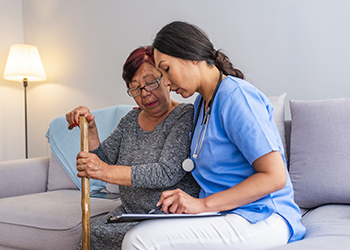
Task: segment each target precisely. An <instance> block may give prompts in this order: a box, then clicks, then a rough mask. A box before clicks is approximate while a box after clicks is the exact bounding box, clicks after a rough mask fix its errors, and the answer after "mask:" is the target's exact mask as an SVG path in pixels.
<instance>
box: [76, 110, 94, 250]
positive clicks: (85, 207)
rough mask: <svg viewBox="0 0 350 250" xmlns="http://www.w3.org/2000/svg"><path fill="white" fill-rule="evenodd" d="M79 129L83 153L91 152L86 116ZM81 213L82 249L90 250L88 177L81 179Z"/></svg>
mask: <svg viewBox="0 0 350 250" xmlns="http://www.w3.org/2000/svg"><path fill="white" fill-rule="evenodd" d="M79 128H80V148H81V151H85V152H89V126H88V122H87V120H86V118H85V117H84V116H79ZM81 211H82V220H81V224H82V227H83V235H82V247H83V250H90V233H91V228H90V180H89V178H87V177H83V178H81Z"/></svg>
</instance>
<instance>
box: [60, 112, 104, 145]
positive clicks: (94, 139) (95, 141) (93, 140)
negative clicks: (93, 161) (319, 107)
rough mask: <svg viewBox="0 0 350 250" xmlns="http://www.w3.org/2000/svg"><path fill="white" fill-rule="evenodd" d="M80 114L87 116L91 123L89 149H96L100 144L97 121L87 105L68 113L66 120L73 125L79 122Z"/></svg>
mask: <svg viewBox="0 0 350 250" xmlns="http://www.w3.org/2000/svg"><path fill="white" fill-rule="evenodd" d="M79 116H85V117H86V120H87V121H88V124H89V150H95V149H97V148H98V147H99V146H100V139H99V137H98V131H97V127H96V123H95V117H94V116H93V115H92V114H91V112H90V110H89V109H88V108H87V107H83V106H79V107H77V108H75V109H73V110H72V111H71V112H69V113H67V114H66V120H67V122H68V124H69V125H70V126H71V127H73V128H74V127H76V126H77V125H78V123H79Z"/></svg>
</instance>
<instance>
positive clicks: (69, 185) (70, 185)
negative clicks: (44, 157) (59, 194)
mask: <svg viewBox="0 0 350 250" xmlns="http://www.w3.org/2000/svg"><path fill="white" fill-rule="evenodd" d="M60 189H77V190H78V189H79V188H78V186H77V185H75V183H74V182H73V181H72V179H71V178H70V177H69V176H68V174H67V172H66V171H65V170H64V168H63V167H62V165H61V163H59V162H58V160H57V158H56V156H55V155H54V154H52V153H51V155H50V162H49V177H48V180H47V191H54V190H60Z"/></svg>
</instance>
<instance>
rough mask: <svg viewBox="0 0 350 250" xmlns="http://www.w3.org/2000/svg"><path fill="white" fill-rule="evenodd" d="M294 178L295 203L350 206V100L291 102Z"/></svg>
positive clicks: (301, 204) (292, 170) (308, 206)
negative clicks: (346, 204)
mask: <svg viewBox="0 0 350 250" xmlns="http://www.w3.org/2000/svg"><path fill="white" fill-rule="evenodd" d="M290 108H291V115H292V132H291V148H290V176H291V180H292V183H293V186H294V193H295V201H296V203H297V204H298V205H299V206H300V207H304V208H312V207H316V206H320V205H323V204H328V203H350V191H349V190H350V182H349V180H348V179H349V177H350V168H349V162H350V154H349V149H348V148H349V141H350V120H349V118H350V99H344V98H343V99H331V100H320V101H290Z"/></svg>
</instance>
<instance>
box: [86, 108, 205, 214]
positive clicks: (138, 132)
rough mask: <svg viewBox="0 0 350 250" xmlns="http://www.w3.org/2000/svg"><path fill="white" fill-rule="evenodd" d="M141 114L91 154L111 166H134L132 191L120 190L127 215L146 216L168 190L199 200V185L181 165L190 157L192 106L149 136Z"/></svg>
mask: <svg viewBox="0 0 350 250" xmlns="http://www.w3.org/2000/svg"><path fill="white" fill-rule="evenodd" d="M140 112H141V110H139V109H135V110H132V111H130V112H129V113H128V114H127V115H126V116H125V117H123V118H122V119H121V121H120V122H119V124H118V126H117V127H116V129H115V130H114V131H113V133H112V134H111V135H110V136H109V137H108V138H106V139H105V140H104V141H103V142H102V143H101V145H100V147H99V148H97V149H96V150H95V151H92V153H95V154H97V156H99V157H100V159H101V160H103V161H104V162H106V163H108V164H110V165H124V166H131V168H132V170H131V175H132V176H131V178H132V187H127V186H120V188H119V190H120V194H121V200H122V204H123V206H124V208H125V210H126V212H127V213H147V212H148V211H149V210H151V209H152V208H154V207H155V205H156V203H157V202H158V200H159V198H160V195H161V193H162V192H163V191H165V190H171V189H176V188H180V189H182V190H183V191H185V192H187V193H189V194H190V195H192V196H194V197H198V193H199V186H198V184H197V183H196V181H195V180H194V179H193V177H192V175H191V173H186V172H185V171H184V170H183V169H182V165H181V164H182V161H183V160H184V159H185V158H187V154H188V147H189V133H190V131H191V128H192V123H193V105H192V104H184V103H182V104H179V105H178V106H177V107H176V108H175V109H173V110H172V112H171V113H170V114H169V115H168V116H167V117H166V118H165V119H164V120H163V121H161V122H160V123H159V124H158V125H157V126H156V127H155V129H154V130H153V131H150V132H148V131H144V130H143V129H142V128H141V127H140V126H139V123H138V116H139V114H140Z"/></svg>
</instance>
